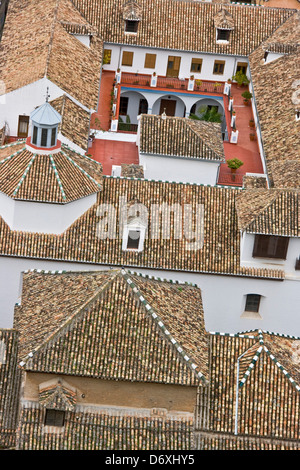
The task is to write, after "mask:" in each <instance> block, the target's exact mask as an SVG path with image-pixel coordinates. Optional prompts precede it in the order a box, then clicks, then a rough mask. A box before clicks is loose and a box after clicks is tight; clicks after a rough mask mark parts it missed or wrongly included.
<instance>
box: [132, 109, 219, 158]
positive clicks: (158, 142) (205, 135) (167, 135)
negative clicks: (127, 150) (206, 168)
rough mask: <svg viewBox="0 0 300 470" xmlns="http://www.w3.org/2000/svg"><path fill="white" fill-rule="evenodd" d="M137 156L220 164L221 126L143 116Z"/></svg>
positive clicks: (177, 118)
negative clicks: (177, 158)
mask: <svg viewBox="0 0 300 470" xmlns="http://www.w3.org/2000/svg"><path fill="white" fill-rule="evenodd" d="M140 153H145V154H151V155H167V156H177V157H187V158H199V159H205V160H218V161H224V158H225V157H224V148H223V140H222V132H221V125H220V124H218V123H213V122H205V121H196V120H193V119H186V118H180V117H169V116H167V117H166V118H165V119H162V117H161V116H155V115H150V114H143V115H141V118H140Z"/></svg>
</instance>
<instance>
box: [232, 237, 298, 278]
mask: <svg viewBox="0 0 300 470" xmlns="http://www.w3.org/2000/svg"><path fill="white" fill-rule="evenodd" d="M254 240H255V234H252V233H243V234H242V235H241V264H242V266H253V267H257V268H268V269H282V270H284V271H285V273H286V276H288V277H289V278H291V279H293V278H295V279H298V280H300V271H296V270H295V262H296V259H297V258H299V256H300V239H299V238H290V240H289V246H288V251H287V258H286V259H285V260H281V259H273V258H253V257H252V252H253V247H254Z"/></svg>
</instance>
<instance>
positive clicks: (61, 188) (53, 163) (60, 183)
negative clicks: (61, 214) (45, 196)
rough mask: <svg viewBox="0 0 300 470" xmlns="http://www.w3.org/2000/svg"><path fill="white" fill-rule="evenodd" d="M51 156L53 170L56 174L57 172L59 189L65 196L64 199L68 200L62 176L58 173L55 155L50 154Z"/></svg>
mask: <svg viewBox="0 0 300 470" xmlns="http://www.w3.org/2000/svg"><path fill="white" fill-rule="evenodd" d="M49 158H50V162H51V165H52V168H53V171H54V174H55V177H56V180H57V183H58V186H59V189H60V191H61V194H62V197H63V199H64V200H66V199H67V197H66V194H65V192H64V188H63V185H62V182H61V180H60V177H59V174H58V171H57V168H56V165H55V162H54V160H53V156H52V155H51V154H50V155H49Z"/></svg>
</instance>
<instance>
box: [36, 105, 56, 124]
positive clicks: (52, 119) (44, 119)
mask: <svg viewBox="0 0 300 470" xmlns="http://www.w3.org/2000/svg"><path fill="white" fill-rule="evenodd" d="M30 118H31V120H32V121H34V122H35V123H36V124H40V125H41V126H56V125H58V124H60V122H61V115H60V114H59V113H58V112H57V111H56V110H55V109H54V108H53V107H52V106H51V105H50V104H49V103H48V102H46V103H44V104H43V105H42V106H39V107H38V108H37V109H35V110H34V111H33V112H32V113H31V115H30Z"/></svg>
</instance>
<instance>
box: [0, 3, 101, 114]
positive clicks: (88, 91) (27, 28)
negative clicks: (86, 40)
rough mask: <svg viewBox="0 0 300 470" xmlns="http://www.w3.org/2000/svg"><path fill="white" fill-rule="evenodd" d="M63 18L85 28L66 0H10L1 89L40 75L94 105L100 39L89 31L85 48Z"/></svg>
mask: <svg viewBox="0 0 300 470" xmlns="http://www.w3.org/2000/svg"><path fill="white" fill-rule="evenodd" d="M33 18H34V21H33ZM66 22H67V23H68V24H73V25H76V27H80V28H87V29H89V30H90V28H91V25H90V24H88V23H87V22H86V21H85V20H84V18H83V17H82V16H81V15H80V13H79V12H78V11H77V10H76V8H75V7H74V6H73V5H72V3H71V1H69V0H59V1H57V0H29V1H27V2H23V4H22V5H21V6H20V2H19V1H18V0H11V1H10V4H9V10H8V15H7V19H6V23H5V27H4V31H3V36H2V41H1V46H0V47H1V54H0V57H1V58H0V80H3V81H4V83H5V87H6V93H9V92H10V91H13V90H16V89H18V88H20V87H22V86H25V85H28V84H30V83H33V82H35V81H37V80H39V79H42V78H43V77H44V76H46V77H48V78H49V79H50V80H51V81H52V82H53V83H55V84H56V85H58V86H59V87H61V88H62V89H63V90H64V92H66V93H69V94H70V95H71V96H73V97H74V98H75V99H77V100H78V101H79V102H80V103H82V104H83V105H85V106H86V107H88V108H92V109H96V106H97V102H98V91H99V77H100V68H101V61H102V48H103V44H102V40H101V39H100V37H99V36H98V35H96V34H94V36H93V38H92V42H91V47H90V48H88V47H86V46H85V45H83V44H82V43H81V42H80V41H78V39H76V38H75V37H74V36H72V34H70V33H69V32H67V29H69V31H70V28H66V27H65V26H64V25H65V23H66ZM74 64H76V69H75V68H74ZM12 70H13V73H11V71H12Z"/></svg>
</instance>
